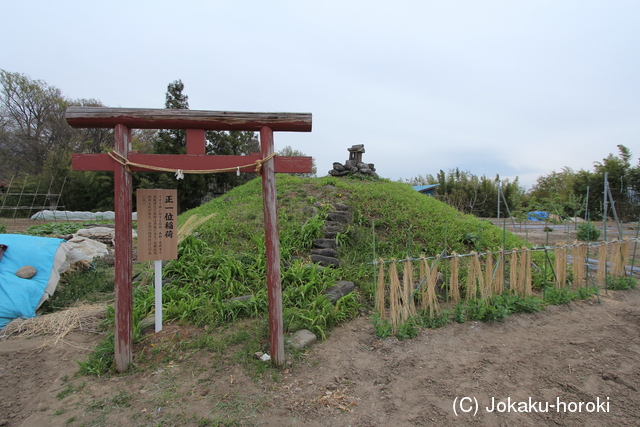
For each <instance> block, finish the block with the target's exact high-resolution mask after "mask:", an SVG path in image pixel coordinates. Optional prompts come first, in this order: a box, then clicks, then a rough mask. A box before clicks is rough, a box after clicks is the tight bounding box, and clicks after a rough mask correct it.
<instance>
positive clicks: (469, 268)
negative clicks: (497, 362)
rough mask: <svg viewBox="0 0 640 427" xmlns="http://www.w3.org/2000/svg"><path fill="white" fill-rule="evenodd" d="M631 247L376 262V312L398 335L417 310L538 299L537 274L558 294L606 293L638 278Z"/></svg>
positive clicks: (580, 246)
mask: <svg viewBox="0 0 640 427" xmlns="http://www.w3.org/2000/svg"><path fill="white" fill-rule="evenodd" d="M632 241H635V242H636V244H637V241H638V240H637V239H631V240H628V239H626V240H622V241H620V240H618V241H610V242H597V243H575V244H572V245H569V244H561V245H559V246H555V247H549V246H544V247H533V248H522V249H512V250H510V251H507V250H504V249H501V250H499V251H495V252H485V253H477V252H471V253H469V254H464V255H458V254H456V253H452V254H451V255H438V256H436V257H429V258H427V257H420V258H406V259H400V260H397V259H391V260H386V261H385V260H383V259H380V260H378V261H375V262H374V265H376V266H377V273H378V274H377V283H376V291H375V308H376V311H377V312H378V315H379V316H380V318H381V319H383V320H387V321H389V323H390V324H391V325H392V327H393V329H394V331H395V330H397V327H398V325H400V324H402V323H403V322H405V321H406V320H407V319H409V318H410V317H411V316H413V315H415V314H417V310H418V308H417V307H419V310H420V311H421V312H422V313H423V314H424V315H428V316H430V317H434V316H439V315H440V314H441V313H442V310H443V308H442V305H443V304H444V305H446V306H455V305H456V304H458V303H459V302H461V301H463V299H464V301H469V300H471V299H474V298H477V299H488V298H491V297H493V296H495V295H500V294H502V293H504V292H505V291H508V292H510V293H512V294H514V295H518V296H521V297H528V296H531V295H534V291H533V289H534V273H535V274H538V275H540V274H541V275H542V285H543V286H546V285H550V286H552V287H554V288H556V289H560V288H569V289H571V290H575V289H578V288H581V287H582V288H584V287H587V286H600V287H605V288H606V283H607V282H606V281H607V276H611V277H624V276H627V275H629V274H638V273H639V270H640V269H638V268H634V267H633V265H631V266H629V265H628V264H629V259H630V257H629V247H630V246H629V245H630V242H632ZM536 252H543V253H544V261H543V263H544V264H545V265H543V266H540V265H539V264H540V263H539V262H535V261H534V254H535V253H536ZM589 254H594V255H595V254H597V258H590V257H589ZM540 258H541V256H538V257H537V259H540ZM552 258H553V259H552ZM547 264H548V265H547ZM416 267H417V268H416ZM547 267H549V269H548V270H547ZM399 270H402V273H401V274H400V273H399ZM594 272H595V274H594ZM549 274H551V277H549Z"/></svg>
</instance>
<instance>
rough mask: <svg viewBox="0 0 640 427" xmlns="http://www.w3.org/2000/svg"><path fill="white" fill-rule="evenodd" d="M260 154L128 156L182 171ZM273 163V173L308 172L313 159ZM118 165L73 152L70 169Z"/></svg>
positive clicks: (293, 158)
mask: <svg viewBox="0 0 640 427" xmlns="http://www.w3.org/2000/svg"><path fill="white" fill-rule="evenodd" d="M262 158H263V157H262V155H261V154H252V155H249V156H210V155H196V154H133V153H130V154H129V156H128V159H129V160H130V161H132V162H134V163H140V164H144V165H149V166H156V167H165V168H169V169H182V170H211V169H226V168H232V167H236V166H242V165H247V164H252V163H254V162H256V161H257V160H260V159H262ZM274 160H275V162H274V167H275V172H276V173H311V170H312V167H313V159H312V158H311V157H296V156H276V157H275V159H274ZM116 166H118V163H117V162H116V161H115V160H113V159H112V158H111V157H110V156H109V155H108V154H106V153H100V154H73V155H72V167H73V170H84V171H111V170H114V168H115V167H116ZM131 170H132V171H134V172H153V169H148V168H141V167H137V166H132V167H131ZM240 172H255V167H248V168H243V169H240Z"/></svg>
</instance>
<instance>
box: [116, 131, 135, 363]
mask: <svg viewBox="0 0 640 427" xmlns="http://www.w3.org/2000/svg"><path fill="white" fill-rule="evenodd" d="M130 144H131V129H128V128H127V127H126V126H123V125H117V126H116V128H115V142H114V147H115V151H116V152H117V153H120V154H121V155H122V156H125V157H126V156H127V152H128V151H129V150H130V148H131V147H130V146H129V145H130ZM114 178H115V179H114V184H115V185H114V191H115V194H114V205H115V214H116V236H115V250H116V253H115V266H114V267H115V268H114V270H115V277H114V288H115V300H116V319H115V322H116V324H115V364H116V369H117V370H118V372H124V371H126V369H127V366H129V363H131V360H132V355H133V350H132V345H133V286H132V283H131V282H132V268H133V261H132V257H133V237H132V236H131V234H132V224H131V209H132V204H133V202H132V197H133V184H132V179H131V174H130V173H129V172H127V171H126V169H125V168H124V166H121V165H119V164H118V165H117V167H116V168H115V173H114Z"/></svg>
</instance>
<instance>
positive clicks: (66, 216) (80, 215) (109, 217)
mask: <svg viewBox="0 0 640 427" xmlns="http://www.w3.org/2000/svg"><path fill="white" fill-rule="evenodd" d="M31 219H41V220H49V221H103V220H104V221H113V220H115V219H116V214H115V212H113V211H106V212H82V211H50V210H44V211H40V212H37V213H35V214H33V215H32V216H31ZM131 219H133V220H134V221H135V220H137V219H138V214H137V212H133V214H132V215H131Z"/></svg>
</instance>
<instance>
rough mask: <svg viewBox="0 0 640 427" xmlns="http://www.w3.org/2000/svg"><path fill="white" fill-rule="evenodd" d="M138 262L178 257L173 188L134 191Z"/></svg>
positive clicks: (176, 194)
mask: <svg viewBox="0 0 640 427" xmlns="http://www.w3.org/2000/svg"><path fill="white" fill-rule="evenodd" d="M136 195H137V199H136V200H137V202H138V261H157V260H167V259H176V258H178V209H177V204H178V203H177V199H178V192H177V190H146V189H138V190H137V191H136Z"/></svg>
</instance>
